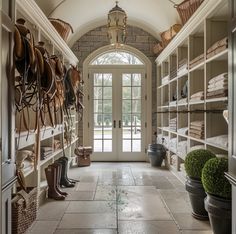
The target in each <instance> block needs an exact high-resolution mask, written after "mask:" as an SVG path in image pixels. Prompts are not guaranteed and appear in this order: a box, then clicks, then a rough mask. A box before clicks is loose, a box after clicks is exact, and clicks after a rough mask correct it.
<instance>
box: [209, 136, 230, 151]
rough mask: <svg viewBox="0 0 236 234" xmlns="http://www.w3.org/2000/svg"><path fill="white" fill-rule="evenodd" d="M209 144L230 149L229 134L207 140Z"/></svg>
mask: <svg viewBox="0 0 236 234" xmlns="http://www.w3.org/2000/svg"><path fill="white" fill-rule="evenodd" d="M207 142H209V143H212V144H214V145H219V146H221V147H223V148H227V147H228V134H226V135H219V136H214V137H210V138H207Z"/></svg>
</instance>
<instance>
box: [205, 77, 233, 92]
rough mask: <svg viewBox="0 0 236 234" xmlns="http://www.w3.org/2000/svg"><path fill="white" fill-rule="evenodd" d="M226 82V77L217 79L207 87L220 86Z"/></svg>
mask: <svg viewBox="0 0 236 234" xmlns="http://www.w3.org/2000/svg"><path fill="white" fill-rule="evenodd" d="M226 84H227V85H228V79H227V78H224V79H223V80H219V81H216V82H214V83H211V84H209V85H208V88H209V89H211V88H215V87H220V86H222V85H226Z"/></svg>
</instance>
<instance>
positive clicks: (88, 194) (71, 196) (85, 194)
mask: <svg viewBox="0 0 236 234" xmlns="http://www.w3.org/2000/svg"><path fill="white" fill-rule="evenodd" d="M94 194H95V191H71V192H68V196H67V197H66V200H67V201H91V200H93V198H94Z"/></svg>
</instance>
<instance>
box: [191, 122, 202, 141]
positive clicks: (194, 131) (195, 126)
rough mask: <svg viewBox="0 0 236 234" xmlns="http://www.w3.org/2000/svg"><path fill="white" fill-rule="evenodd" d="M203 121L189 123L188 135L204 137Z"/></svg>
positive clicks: (198, 137)
mask: <svg viewBox="0 0 236 234" xmlns="http://www.w3.org/2000/svg"><path fill="white" fill-rule="evenodd" d="M204 126H205V125H204V121H194V122H191V123H190V129H189V135H190V136H191V137H194V138H197V139H204Z"/></svg>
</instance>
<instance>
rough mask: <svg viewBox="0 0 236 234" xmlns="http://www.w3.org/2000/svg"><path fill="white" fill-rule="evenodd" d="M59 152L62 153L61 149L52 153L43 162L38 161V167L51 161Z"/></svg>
mask: <svg viewBox="0 0 236 234" xmlns="http://www.w3.org/2000/svg"><path fill="white" fill-rule="evenodd" d="M61 152H62V149H60V150H57V151H55V152H53V153H52V154H51V155H50V156H49V157H47V158H45V159H44V160H40V163H39V165H40V166H42V165H44V164H45V163H47V162H48V161H50V160H51V159H53V158H54V157H55V156H56V155H58V154H60V153H61Z"/></svg>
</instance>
